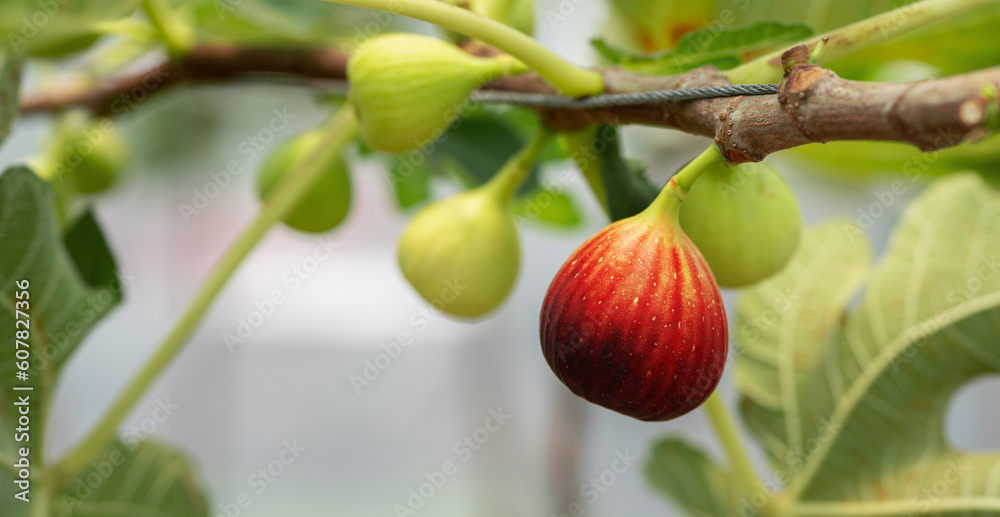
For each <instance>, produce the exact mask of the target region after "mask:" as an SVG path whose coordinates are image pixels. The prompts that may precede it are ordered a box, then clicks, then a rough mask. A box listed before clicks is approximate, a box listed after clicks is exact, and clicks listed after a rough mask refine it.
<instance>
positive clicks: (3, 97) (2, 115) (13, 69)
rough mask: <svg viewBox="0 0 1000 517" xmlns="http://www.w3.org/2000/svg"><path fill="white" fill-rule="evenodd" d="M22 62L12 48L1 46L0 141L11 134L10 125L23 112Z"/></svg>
mask: <svg viewBox="0 0 1000 517" xmlns="http://www.w3.org/2000/svg"><path fill="white" fill-rule="evenodd" d="M22 63H23V59H21V58H20V57H18V56H17V55H15V54H14V52H12V51H11V50H10V49H8V48H4V47H0V143H3V141H4V140H5V139H6V138H7V135H9V134H10V127H11V126H12V125H13V124H14V120H16V119H17V116H18V115H19V114H20V113H21V105H20V100H19V95H18V92H19V90H20V86H21V65H22Z"/></svg>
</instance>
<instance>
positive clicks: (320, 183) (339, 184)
mask: <svg viewBox="0 0 1000 517" xmlns="http://www.w3.org/2000/svg"><path fill="white" fill-rule="evenodd" d="M321 141H322V131H320V130H312V131H306V132H304V133H302V134H300V135H297V136H295V137H293V138H292V139H290V140H288V141H287V142H284V143H282V144H281V146H279V147H278V148H277V149H275V150H274V151H273V152H272V153H271V154H270V155H268V157H267V159H266V160H264V164H263V165H262V166H261V169H260V173H259V174H258V175H257V193H258V195H259V196H260V198H261V199H264V198H266V197H267V195H268V194H269V193H270V192H271V189H273V188H274V186H275V185H277V184H278V181H279V180H281V178H283V177H285V174H288V173H289V172H290V171H291V170H292V169H293V168H295V167H296V166H298V165H299V164H300V163H302V160H304V159H305V157H306V156H307V155H309V153H311V152H312V151H313V150H314V149H315V148H316V146H318V145H319V144H320V143H321ZM316 166H318V167H322V169H323V170H322V172H320V175H319V177H318V178H317V179H316V182H315V183H313V185H312V186H311V187H310V188H309V190H308V191H307V192H306V193H305V195H303V196H302V198H301V199H299V201H298V203H297V204H296V205H295V207H294V208H292V211H291V212H289V213H288V215H286V216H285V218H284V219H283V220H282V221H283V222H284V223H285V224H287V225H288V226H290V227H292V228H294V229H296V230H299V231H303V232H312V233H321V232H325V231H328V230H331V229H333V228H334V227H336V226H337V225H338V224H340V222H341V221H343V220H344V217H345V216H347V211H348V209H349V208H350V206H351V180H350V176H348V174H347V167H346V165H345V164H344V160H343V159H342V158H341V157H340V156H339V155H333V156H329V157H327V158H326V159H325V161H323V162H322V163H319V164H317V165H316Z"/></svg>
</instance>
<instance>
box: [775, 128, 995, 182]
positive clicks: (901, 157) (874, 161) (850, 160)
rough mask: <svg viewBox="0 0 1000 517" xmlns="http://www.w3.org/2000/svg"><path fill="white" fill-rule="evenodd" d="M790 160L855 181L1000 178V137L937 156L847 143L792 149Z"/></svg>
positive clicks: (909, 147) (887, 144) (902, 147)
mask: <svg viewBox="0 0 1000 517" xmlns="http://www.w3.org/2000/svg"><path fill="white" fill-rule="evenodd" d="M787 156H789V157H792V158H793V159H795V160H800V161H801V162H803V165H802V166H803V167H808V168H809V169H810V170H814V171H816V172H818V173H823V174H828V175H830V176H841V177H846V178H852V179H854V178H865V177H869V176H873V175H880V174H886V173H888V174H894V175H900V176H902V177H904V178H906V179H917V177H919V176H943V175H948V174H951V173H953V172H955V171H960V170H973V171H976V172H978V173H980V174H982V175H983V176H987V177H992V178H1000V135H994V136H991V137H988V138H985V139H983V140H980V141H977V142H963V143H961V144H959V145H956V146H954V147H948V148H945V149H941V150H939V151H935V152H934V153H923V152H921V151H920V150H919V149H917V148H915V147H913V146H912V145H908V144H902V143H896V142H872V141H843V142H830V143H827V144H809V145H805V146H802V147H797V148H795V149H790V150H789V151H788V153H787Z"/></svg>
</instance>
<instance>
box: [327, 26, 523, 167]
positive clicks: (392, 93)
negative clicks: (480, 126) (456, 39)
mask: <svg viewBox="0 0 1000 517" xmlns="http://www.w3.org/2000/svg"><path fill="white" fill-rule="evenodd" d="M524 70H525V66H524V65H523V64H522V63H521V62H520V61H517V60H516V59H514V58H512V57H510V56H507V55H500V56H496V57H489V58H482V57H475V56H472V55H470V54H468V53H466V52H464V51H462V50H461V49H459V48H458V47H456V46H455V45H453V44H451V43H448V42H446V41H443V40H440V39H436V38H431V37H428V36H421V35H417V34H407V33H397V34H386V35H382V36H376V37H374V38H372V39H370V40H368V41H367V42H365V43H364V44H362V45H361V46H360V47H359V48H358V50H357V51H356V52H355V53H354V55H352V56H351V59H350V61H349V62H348V65H347V76H348V78H349V79H350V81H351V93H350V102H351V105H352V106H353V108H354V112H355V115H356V116H357V118H358V125H359V130H360V132H361V136H362V138H364V140H365V141H366V142H367V143H368V145H370V146H372V147H373V148H375V149H378V150H380V151H385V152H390V153H403V152H407V151H412V150H414V149H417V148H419V147H422V146H423V145H425V144H427V143H428V142H430V141H431V140H433V139H435V138H437V137H439V136H440V135H441V134H442V133H444V131H445V130H447V129H448V127H449V126H450V125H451V123H452V122H453V121H454V120H455V119H456V118H457V117H458V115H459V114H460V113H461V110H462V107H463V106H464V104H465V101H466V100H467V99H468V97H469V95H470V94H471V93H472V92H473V90H475V89H476V88H478V87H479V86H481V85H482V84H483V83H486V82H488V81H490V80H492V79H494V78H497V77H502V76H507V75H512V74H515V73H520V72H523V71H524Z"/></svg>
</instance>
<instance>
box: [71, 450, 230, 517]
mask: <svg viewBox="0 0 1000 517" xmlns="http://www.w3.org/2000/svg"><path fill="white" fill-rule="evenodd" d="M98 480H99V482H98ZM202 492H203V490H202V487H201V483H200V481H199V480H198V479H196V477H195V475H194V473H193V472H192V470H191V467H189V466H188V462H187V460H186V459H185V458H184V457H183V456H182V455H180V454H178V453H177V452H175V451H173V450H172V449H170V448H168V447H165V446H163V445H161V444H159V443H156V442H155V441H153V440H148V439H147V440H143V441H142V442H137V441H136V442H129V443H123V442H121V441H115V442H114V443H113V444H111V446H109V447H108V448H107V449H106V450H105V451H104V452H103V453H102V454H101V455H99V456H98V457H97V459H96V460H95V461H94V462H92V463H91V466H90V467H89V468H88V469H87V470H85V471H83V472H81V473H80V475H78V476H77V477H76V478H75V479H73V480H72V481H70V482H67V483H66V484H65V485H64V490H63V492H62V493H61V494H60V495H59V496H57V497H56V501H55V502H54V503H53V506H54V507H55V509H56V513H55V515H102V516H111V515H129V516H140V515H156V516H157V517H202V516H207V515H211V514H210V511H209V508H208V501H206V500H205V497H204V496H203V495H202Z"/></svg>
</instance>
